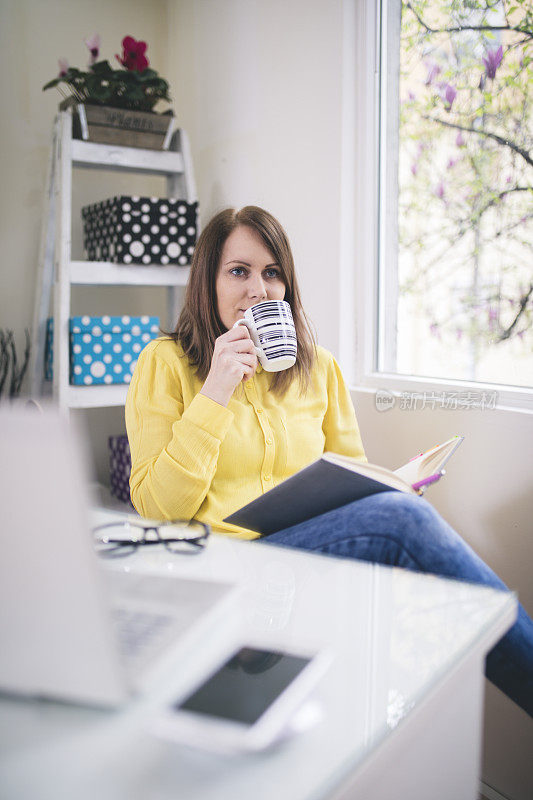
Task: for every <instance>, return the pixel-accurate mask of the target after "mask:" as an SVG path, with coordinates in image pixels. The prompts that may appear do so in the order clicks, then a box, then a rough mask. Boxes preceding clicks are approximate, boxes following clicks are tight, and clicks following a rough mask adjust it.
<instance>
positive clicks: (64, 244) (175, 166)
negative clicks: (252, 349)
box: [30, 110, 197, 409]
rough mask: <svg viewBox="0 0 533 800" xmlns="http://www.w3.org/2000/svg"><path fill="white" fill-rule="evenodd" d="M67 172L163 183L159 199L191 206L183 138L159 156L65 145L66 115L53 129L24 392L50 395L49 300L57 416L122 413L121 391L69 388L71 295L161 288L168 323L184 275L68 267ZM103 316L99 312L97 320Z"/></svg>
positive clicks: (91, 264)
mask: <svg viewBox="0 0 533 800" xmlns="http://www.w3.org/2000/svg"><path fill="white" fill-rule="evenodd" d="M75 168H81V169H98V170H112V171H116V170H120V171H125V172H136V173H146V174H150V175H162V176H164V177H165V178H166V182H167V197H177V198H179V199H183V200H188V201H189V202H194V201H195V200H196V199H197V197H196V186H195V181H194V173H193V167H192V159H191V155H190V148H189V142H188V138H187V134H186V133H185V131H183V130H181V129H180V130H177V131H176V132H175V133H174V135H173V137H172V140H171V144H170V149H169V150H167V151H163V150H160V151H159V150H143V149H140V148H135V147H117V146H115V145H104V144H96V143H95V142H85V141H81V140H77V139H73V138H72V112H71V111H70V110H69V111H64V112H60V113H59V114H58V116H57V117H56V121H55V124H54V130H53V136H52V146H51V149H50V159H49V163H48V176H47V182H46V191H45V198H44V216H43V225H42V232H41V245H40V252H39V271H38V277H37V285H36V294H35V305H34V315H33V329H32V357H31V364H30V382H31V387H30V390H31V394H32V396H34V397H37V396H42V395H46V394H49V393H50V392H49V389H48V390H47V387H46V385H45V381H44V351H45V342H46V320H47V317H48V316H49V309H50V300H52V308H53V318H54V362H53V364H54V366H53V369H54V376H53V382H52V394H53V397H54V400H55V401H56V402H57V403H58V404H59V406H60V407H61V408H63V409H68V408H96V407H106V406H119V405H124V402H125V398H126V393H127V390H128V386H127V384H111V385H104V386H71V385H70V384H69V318H70V293H71V287H72V286H74V285H77V286H100V285H102V286H137V287H141V286H163V287H166V289H167V306H168V316H169V319H173V318H175V316H176V314H177V311H178V303H179V296H178V292H179V290H180V288H181V287H183V286H185V285H186V283H187V280H188V277H189V268H188V267H185V266H183V267H177V266H172V265H162V264H150V265H147V266H129V265H125V264H112V263H108V262H103V261H74V260H72V254H71V229H72V206H71V203H72V179H73V174H72V171H73V169H75ZM109 311H110V310H109V309H105V310H104V311H103V313H109Z"/></svg>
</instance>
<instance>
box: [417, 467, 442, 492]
mask: <svg viewBox="0 0 533 800" xmlns="http://www.w3.org/2000/svg"><path fill="white" fill-rule="evenodd" d="M443 475H444V470H442V471H441V472H435V474H434V475H430V476H429V477H428V478H423V480H421V481H417V482H416V483H413V484H412V487H413V489H414V490H415V492H418V490H419V489H421V488H422V487H423V486H429V485H430V484H432V483H435V482H436V481H438V480H439V478H442V476H443Z"/></svg>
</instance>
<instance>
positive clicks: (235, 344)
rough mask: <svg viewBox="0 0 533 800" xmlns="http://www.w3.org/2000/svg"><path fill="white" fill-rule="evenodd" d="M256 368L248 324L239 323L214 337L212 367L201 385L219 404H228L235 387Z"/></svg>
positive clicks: (202, 389)
mask: <svg viewBox="0 0 533 800" xmlns="http://www.w3.org/2000/svg"><path fill="white" fill-rule="evenodd" d="M256 368H257V356H256V354H255V347H254V343H253V342H252V340H251V338H250V333H249V331H248V328H246V327H245V326H244V325H238V326H237V327H236V328H232V329H231V330H229V331H226V333H223V334H222V336H219V337H218V339H216V340H215V349H214V351H213V358H212V359H211V368H210V370H209V374H208V376H207V378H206V380H205V383H204V385H203V386H202V388H201V389H200V392H201V394H205V396H206V397H210V398H211V400H214V401H215V402H216V403H220V405H223V406H227V405H228V403H229V401H230V399H231V396H232V394H233V392H234V391H235V388H236V387H237V386H238V385H239V383H240V382H241V381H247V380H248V379H249V378H251V377H252V376H253V374H254V373H255V370H256Z"/></svg>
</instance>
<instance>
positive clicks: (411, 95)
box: [407, 91, 416, 100]
mask: <svg viewBox="0 0 533 800" xmlns="http://www.w3.org/2000/svg"><path fill="white" fill-rule="evenodd" d="M407 97H408V98H409V100H416V94H415V93H414V92H411V91H409V92H407Z"/></svg>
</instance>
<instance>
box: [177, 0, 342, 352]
mask: <svg viewBox="0 0 533 800" xmlns="http://www.w3.org/2000/svg"><path fill="white" fill-rule="evenodd" d="M341 22H342V14H341V3H340V2H330V1H329V0H307V2H303V1H302V2H295V1H294V0H292V2H286V0H268V2H264V1H263V2H262V1H261V0H223V2H214V3H213V2H210V0H195V1H194V2H192V0H184V1H183V2H180V1H179V0H177V1H176V2H173V3H171V4H170V20H169V37H170V41H169V58H170V66H169V69H170V73H171V74H172V75H173V76H175V77H174V80H173V87H174V95H175V97H176V108H177V113H178V119H179V120H180V121H183V122H184V124H185V127H187V129H188V131H189V134H190V137H191V145H192V151H193V157H194V161H195V166H196V177H197V183H198V193H199V197H200V202H201V212H202V218H203V220H207V219H209V218H210V217H211V216H212V215H213V213H215V212H216V211H218V210H220V209H221V208H223V207H226V206H228V205H232V206H236V207H241V206H243V205H247V204H255V205H260V206H263V207H264V208H266V209H268V210H269V211H271V212H272V213H273V214H274V215H276V216H277V217H278V218H279V219H280V221H281V222H282V224H283V225H284V227H285V228H286V230H287V233H288V234H289V237H290V239H291V242H292V245H293V249H294V256H295V259H296V262H297V264H298V265H299V277H300V283H301V287H302V292H303V297H304V301H305V305H306V308H307V310H308V313H309V314H310V316H311V318H312V319H314V321H315V322H316V325H317V328H318V331H319V334H320V340H321V342H322V343H323V344H324V346H326V347H331V348H333V349H335V348H336V347H337V342H338V330H337V324H336V319H335V313H336V311H337V306H338V294H339V277H338V269H337V264H338V258H339V241H338V238H339V237H338V227H339V208H340V205H339V203H340V122H341V104H340V96H341V48H340V46H339V43H340V41H341V39H340V36H341ZM317 287H320V290H319V291H318V292H317V290H316V289H317Z"/></svg>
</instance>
